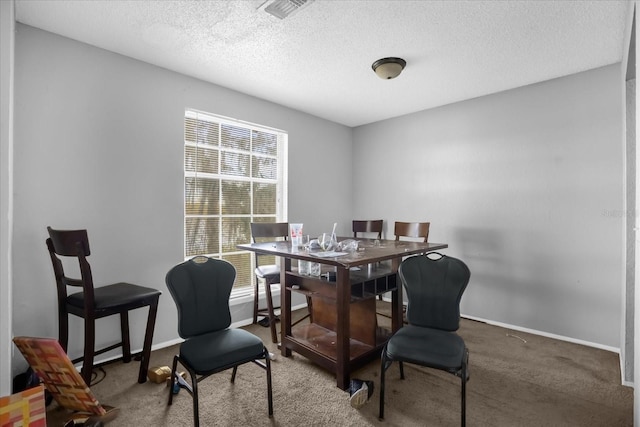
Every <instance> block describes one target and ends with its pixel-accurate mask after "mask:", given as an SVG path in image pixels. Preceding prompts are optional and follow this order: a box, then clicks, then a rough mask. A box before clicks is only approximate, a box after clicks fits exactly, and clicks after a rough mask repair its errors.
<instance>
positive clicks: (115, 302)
mask: <svg viewBox="0 0 640 427" xmlns="http://www.w3.org/2000/svg"><path fill="white" fill-rule="evenodd" d="M47 230H48V231H49V238H48V239H47V241H46V243H47V248H48V249H49V255H50V256H51V263H52V264H53V272H54V274H55V277H56V285H57V288H58V340H59V342H60V345H61V346H62V348H63V349H64V351H65V352H66V351H67V345H68V343H69V315H70V314H73V315H75V316H79V317H82V318H83V319H84V354H83V356H82V357H79V358H77V359H74V360H72V362H73V363H77V362H79V361H80V360H82V361H83V362H82V363H83V364H82V378H83V379H84V381H85V382H86V383H87V384H89V385H90V384H91V371H92V368H93V360H94V358H95V356H97V355H99V354H102V353H105V352H107V351H111V350H114V349H116V348H119V347H122V361H123V362H124V363H128V362H130V361H131V345H130V342H129V311H130V310H135V309H137V308H141V307H147V306H148V307H149V316H148V318H147V329H146V332H145V335H144V344H143V347H142V354H141V355H140V358H141V359H140V371H139V373H138V382H139V383H143V382H145V381H146V380H147V369H148V367H149V356H150V354H151V342H152V340H153V330H154V327H155V322H156V313H157V311H158V300H159V298H160V294H161V292H160V291H159V290H157V289H152V288H146V287H143V286H138V285H132V284H130V283H115V284H112V285H107V286H101V287H95V288H94V286H93V277H92V275H91V267H90V266H89V262H88V261H87V257H88V256H89V255H90V254H91V252H90V250H89V238H88V236H87V230H54V229H52V228H51V227H47ZM60 257H69V258H76V259H77V261H78V264H79V267H80V278H79V279H77V278H76V279H74V278H70V277H67V276H66V275H65V272H64V268H63V263H62V260H61V258H60ZM67 286H75V287H79V288H82V292H76V293H73V294H71V295H68V294H67ZM113 314H119V315H120V329H121V338H122V340H121V341H120V342H119V343H116V344H113V345H111V346H108V347H106V348H103V349H100V350H95V323H96V319H100V318H102V317H106V316H111V315H113Z"/></svg>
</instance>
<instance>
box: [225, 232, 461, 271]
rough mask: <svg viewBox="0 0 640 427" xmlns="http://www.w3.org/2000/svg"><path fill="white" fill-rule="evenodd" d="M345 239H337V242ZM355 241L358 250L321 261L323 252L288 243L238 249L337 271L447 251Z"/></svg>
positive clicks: (435, 245)
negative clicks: (297, 260) (305, 261)
mask: <svg viewBox="0 0 640 427" xmlns="http://www.w3.org/2000/svg"><path fill="white" fill-rule="evenodd" d="M346 239H347V238H340V237H339V238H338V241H342V240H346ZM353 240H357V241H358V250H357V251H354V252H347V253H346V254H345V255H341V256H334V257H324V256H322V255H323V251H322V250H320V249H318V250H309V251H306V250H304V249H302V248H292V247H291V242H290V241H278V242H263V243H250V244H242V245H238V246H237V247H238V248H239V249H244V250H247V251H251V252H257V253H260V254H271V255H276V256H281V257H285V258H291V259H301V260H307V261H312V262H319V263H322V264H328V265H335V266H338V267H340V266H341V267H345V268H351V267H355V266H358V265H365V264H369V263H374V262H380V261H385V260H389V259H394V258H398V257H405V256H409V255H415V254H421V253H425V252H432V251H437V250H439V249H444V248H447V247H449V245H448V244H446V243H423V242H410V241H396V240H377V239H353Z"/></svg>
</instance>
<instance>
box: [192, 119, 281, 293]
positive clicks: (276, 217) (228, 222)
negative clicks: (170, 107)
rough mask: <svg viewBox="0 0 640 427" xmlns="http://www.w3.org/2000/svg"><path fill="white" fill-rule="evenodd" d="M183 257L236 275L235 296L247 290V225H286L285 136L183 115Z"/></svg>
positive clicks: (231, 122) (250, 272) (250, 280)
mask: <svg viewBox="0 0 640 427" xmlns="http://www.w3.org/2000/svg"><path fill="white" fill-rule="evenodd" d="M184 130H185V132H184V190H185V198H184V255H185V259H189V258H191V257H194V256H196V255H206V256H209V257H213V258H221V259H225V260H227V261H229V262H231V263H232V264H233V265H234V266H235V267H236V270H237V277H236V282H235V285H234V291H235V290H239V289H241V288H243V287H247V286H249V285H252V284H253V283H254V281H255V276H254V274H253V270H254V266H253V263H254V259H253V254H251V253H249V252H246V251H240V250H238V249H237V247H236V245H238V244H241V243H250V242H251V226H250V224H251V222H278V221H286V214H285V213H286V207H287V204H286V203H287V201H286V195H287V191H286V183H287V179H286V170H287V167H286V166H287V165H286V161H287V156H286V153H287V134H286V133H285V132H282V131H278V130H275V129H269V128H266V127H263V126H258V125H254V124H250V123H245V122H240V121H237V120H233V119H229V118H224V117H219V116H215V115H212V114H207V113H203V112H199V111H194V110H186V112H185V117H184Z"/></svg>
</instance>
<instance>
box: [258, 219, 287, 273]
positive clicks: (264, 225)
mask: <svg viewBox="0 0 640 427" xmlns="http://www.w3.org/2000/svg"><path fill="white" fill-rule="evenodd" d="M288 236H289V223H288V222H252V223H251V239H252V240H253V243H257V242H264V241H273V240H288ZM253 255H254V258H255V260H256V266H258V265H275V262H276V259H275V257H274V256H273V255H261V254H259V253H257V252H254V253H253Z"/></svg>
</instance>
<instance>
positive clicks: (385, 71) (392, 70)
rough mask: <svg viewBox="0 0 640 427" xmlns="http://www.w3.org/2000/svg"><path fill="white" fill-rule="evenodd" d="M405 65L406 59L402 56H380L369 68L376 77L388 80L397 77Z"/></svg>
mask: <svg viewBox="0 0 640 427" xmlns="http://www.w3.org/2000/svg"><path fill="white" fill-rule="evenodd" d="M406 65H407V61H405V60H404V59H402V58H382V59H378V60H377V61H376V62H374V63H373V64H372V65H371V68H373V71H375V73H376V74H377V75H378V77H380V78H381V79H385V80H389V79H395V78H396V77H398V76H399V75H400V73H401V72H402V70H404V67H405V66H406Z"/></svg>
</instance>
